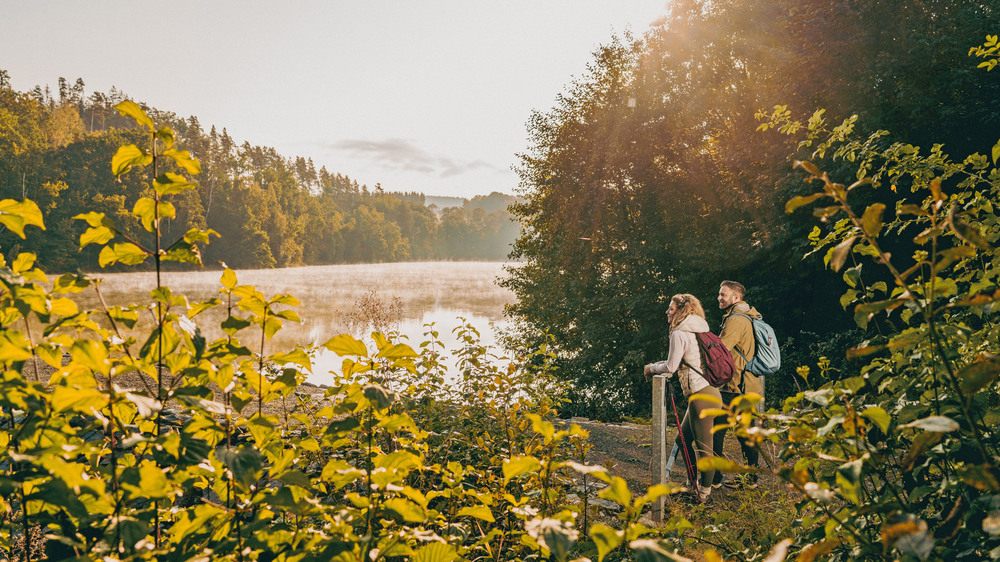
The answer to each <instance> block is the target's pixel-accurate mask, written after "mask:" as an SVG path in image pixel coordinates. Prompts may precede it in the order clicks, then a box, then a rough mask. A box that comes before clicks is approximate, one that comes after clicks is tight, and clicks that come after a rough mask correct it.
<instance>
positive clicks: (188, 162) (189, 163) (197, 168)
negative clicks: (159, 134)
mask: <svg viewBox="0 0 1000 562" xmlns="http://www.w3.org/2000/svg"><path fill="white" fill-rule="evenodd" d="M163 156H166V157H168V158H171V159H173V161H174V162H175V163H177V165H178V166H180V167H181V168H184V169H185V170H187V173H189V174H191V175H195V174H200V173H201V164H199V163H198V161H197V160H195V159H194V158H191V153H190V152H188V151H186V150H177V149H176V148H171V149H170V150H164V151H163Z"/></svg>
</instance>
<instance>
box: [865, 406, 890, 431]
mask: <svg viewBox="0 0 1000 562" xmlns="http://www.w3.org/2000/svg"><path fill="white" fill-rule="evenodd" d="M861 415H862V416H864V417H866V418H868V419H870V420H871V421H873V422H874V423H875V424H876V425H878V427H879V429H881V430H882V433H886V432H887V431H889V423H890V422H891V421H892V419H891V418H890V417H889V414H888V412H886V411H885V410H883V409H882V408H879V407H878V406H868V407H867V408H865V409H864V411H862V412H861Z"/></svg>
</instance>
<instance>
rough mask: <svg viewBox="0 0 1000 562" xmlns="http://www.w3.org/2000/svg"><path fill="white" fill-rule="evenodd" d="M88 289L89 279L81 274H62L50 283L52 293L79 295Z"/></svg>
mask: <svg viewBox="0 0 1000 562" xmlns="http://www.w3.org/2000/svg"><path fill="white" fill-rule="evenodd" d="M88 287H90V279H89V278H88V277H87V276H86V274H83V273H64V274H62V275H60V276H59V277H57V278H56V280H55V281H54V282H53V283H52V292H53V293H79V292H81V291H83V290H84V289H87V288H88Z"/></svg>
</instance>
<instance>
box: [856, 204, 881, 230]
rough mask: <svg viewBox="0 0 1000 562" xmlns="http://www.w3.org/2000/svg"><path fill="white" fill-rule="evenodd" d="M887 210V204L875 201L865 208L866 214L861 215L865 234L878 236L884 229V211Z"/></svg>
mask: <svg viewBox="0 0 1000 562" xmlns="http://www.w3.org/2000/svg"><path fill="white" fill-rule="evenodd" d="M884 212H885V205H883V204H882V203H875V204H873V205H870V206H869V207H868V208H867V209H865V214H864V215H863V216H862V217H861V225H862V226H863V227H864V229H865V234H867V235H868V236H870V237H872V238H876V237H877V236H878V235H879V232H881V231H882V213H884Z"/></svg>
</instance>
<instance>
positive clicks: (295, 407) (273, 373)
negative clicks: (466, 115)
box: [0, 102, 682, 561]
mask: <svg viewBox="0 0 1000 562" xmlns="http://www.w3.org/2000/svg"><path fill="white" fill-rule="evenodd" d="M118 110H119V111H120V112H121V113H122V114H124V115H129V116H131V117H133V118H134V119H135V120H136V121H137V122H138V123H139V124H140V125H142V126H144V127H145V128H146V129H147V130H148V132H149V147H148V148H140V147H138V146H135V145H130V146H126V147H123V148H121V149H120V150H119V151H118V153H117V155H116V156H115V157H114V159H113V162H112V168H113V170H114V172H115V174H116V175H120V174H124V173H127V172H128V171H129V170H130V169H131V168H138V167H145V168H147V169H151V171H152V174H151V177H152V178H154V179H153V181H152V182H151V185H150V189H149V190H148V192H147V196H146V197H143V198H141V199H139V200H138V201H136V202H135V203H134V210H133V215H134V216H133V217H124V218H119V219H118V220H119V223H121V222H122V221H123V220H125V221H129V224H127V225H123V224H119V223H116V222H115V221H113V220H112V218H111V217H107V216H105V215H103V214H100V213H87V214H84V215H80V216H79V217H77V218H78V219H80V220H84V221H86V222H87V223H88V225H89V229H88V230H87V231H86V232H85V233H84V234H83V235H82V236H81V239H80V245H81V247H85V246H87V245H89V244H98V245H100V246H102V249H101V252H100V261H101V265H102V266H105V265H109V264H113V263H119V262H120V263H123V264H140V263H144V262H147V261H148V260H151V261H152V262H153V264H154V265H155V267H156V271H157V283H156V286H155V287H151V290H150V300H149V302H148V303H144V304H133V305H130V306H125V307H109V306H104V307H103V308H101V309H100V310H94V311H90V310H83V311H81V310H78V309H77V306H76V305H75V304H74V302H73V301H72V300H71V299H70V298H68V295H71V294H73V293H76V292H79V291H83V290H95V291H97V292H98V294H100V282H99V280H97V279H93V278H89V277H87V276H85V275H72V274H67V275H63V276H61V277H58V278H57V279H54V280H53V281H52V282H51V288H49V281H48V280H47V277H46V276H45V274H44V273H43V272H42V271H40V270H38V269H37V268H35V267H34V262H35V256H34V255H31V254H21V255H19V256H18V257H17V258H16V259H14V260H13V262H12V263H10V264H6V263H3V264H0V266H2V267H0V282H2V283H3V291H2V295H0V324H2V326H0V362H2V364H3V374H2V378H0V418H2V421H0V447H2V451H0V558H6V559H24V560H29V559H33V558H34V559H37V558H41V557H48V558H52V559H57V558H77V559H102V560H115V559H152V558H155V559H164V560H187V559H200V560H206V559H235V560H364V561H374V560H385V559H404V558H408V559H414V560H426V561H433V560H459V559H470V560H471V559H476V560H522V559H533V558H548V559H554V560H568V559H570V558H576V557H578V556H581V555H587V556H594V557H596V558H600V559H604V558H605V557H607V556H608V555H609V554H610V553H614V554H613V556H614V557H618V558H620V557H622V556H630V555H637V556H639V557H643V558H646V559H658V558H662V557H663V556H666V554H665V553H666V552H669V551H673V550H675V547H674V546H670V545H669V544H667V543H666V542H655V541H654V540H651V539H643V537H645V536H647V535H650V534H651V531H650V529H648V528H647V527H646V526H644V525H643V524H641V523H639V518H640V515H641V513H642V511H643V508H644V506H646V505H647V504H649V503H650V502H652V501H654V500H656V499H657V498H659V497H661V496H663V495H664V494H666V493H668V490H667V489H666V488H665V487H663V486H656V487H653V488H651V489H650V490H649V492H648V493H647V494H646V495H643V496H640V497H633V496H632V494H631V493H630V491H629V490H628V487H627V486H626V484H625V482H624V480H622V479H621V478H617V477H613V476H610V475H609V474H608V473H607V471H606V470H605V469H604V468H602V467H598V466H591V465H588V464H586V463H587V452H588V450H589V445H588V444H587V442H586V439H587V434H586V432H584V431H582V430H580V429H579V428H578V427H576V426H572V427H570V428H569V429H560V430H557V428H556V427H555V426H554V425H553V423H552V421H551V420H552V418H553V417H554V411H555V410H554V409H553V405H554V404H555V403H556V402H558V400H560V396H561V393H562V390H561V389H560V388H559V387H558V386H557V385H556V384H555V382H554V377H552V376H551V373H550V369H549V367H548V365H549V364H550V362H551V357H547V356H546V354H545V350H544V349H541V350H537V351H536V352H534V353H527V354H525V355H524V356H523V357H519V358H515V359H506V360H500V359H497V358H489V357H487V352H486V350H485V349H483V348H482V347H481V346H479V344H478V337H477V334H476V333H475V330H474V329H473V328H471V327H466V328H465V329H464V330H463V332H462V334H461V335H462V337H463V338H464V340H465V341H464V346H463V348H462V350H460V351H459V353H458V359H459V364H458V368H459V370H460V371H461V373H460V376H459V380H458V382H457V383H456V384H454V385H451V386H449V385H447V384H445V370H444V368H443V367H442V365H441V363H440V362H439V357H440V355H441V352H442V349H441V347H442V346H441V344H440V342H439V341H438V340H437V337H436V334H435V333H433V332H431V333H430V334H429V335H430V339H429V341H428V342H425V343H424V344H422V345H421V352H420V353H419V354H418V353H416V352H415V351H414V350H413V349H412V348H411V347H410V346H408V345H406V344H404V343H398V342H396V341H392V340H391V339H390V338H386V337H385V336H382V335H381V334H378V333H375V334H373V339H374V341H375V345H374V347H375V349H371V350H370V349H368V346H366V345H365V344H364V343H362V342H360V341H358V340H356V339H355V338H353V337H351V336H347V335H341V336H337V337H334V338H333V339H331V340H329V341H328V342H326V344H325V347H326V348H327V349H329V350H331V351H333V352H336V353H338V354H339V355H341V356H343V357H344V360H343V366H342V376H341V378H340V379H338V381H337V382H336V384H335V385H333V387H332V388H330V389H329V390H327V391H326V393H325V395H324V396H323V397H322V399H319V400H317V399H313V398H310V397H309V396H308V395H306V394H304V393H301V392H298V391H297V389H298V388H299V385H300V384H301V383H302V382H303V381H304V380H305V378H306V377H307V376H308V374H309V373H310V372H311V368H312V364H311V354H312V352H313V351H314V350H311V349H306V348H302V347H299V348H296V349H294V350H292V351H290V352H284V353H276V354H268V353H267V342H268V341H269V340H270V339H271V337H272V336H274V334H275V333H276V332H277V331H278V330H280V329H281V326H282V323H283V322H285V321H297V320H298V316H297V315H296V313H295V312H294V311H293V310H291V308H290V307H294V306H295V305H297V304H298V303H297V301H296V300H295V299H294V297H291V296H289V295H276V296H272V297H267V296H265V295H263V294H261V293H260V292H259V291H257V290H256V289H254V288H253V287H250V286H245V285H239V284H238V281H237V278H236V275H235V273H234V272H233V271H232V270H229V269H226V270H225V271H224V272H223V274H222V276H221V280H220V283H221V286H220V290H219V293H220V296H219V298H216V299H212V300H210V301H207V302H189V301H188V300H187V298H185V297H184V296H183V295H177V294H174V293H173V292H172V291H171V290H170V289H169V288H168V287H167V286H166V285H164V284H163V283H161V281H160V267H161V262H163V261H165V260H174V261H181V262H189V263H200V252H199V244H204V243H207V242H208V241H209V238H210V237H211V236H213V235H214V232H212V231H209V230H199V229H191V230H189V231H188V232H187V233H186V234H185V235H184V236H183V237H182V238H181V239H180V240H178V241H176V242H174V243H172V244H169V245H168V244H166V243H165V242H164V241H163V240H162V239H161V233H162V232H163V230H162V229H161V223H162V222H163V221H164V220H169V219H172V218H173V217H174V206H173V205H172V204H171V203H170V199H171V198H172V197H173V196H177V195H182V194H183V193H184V192H185V191H186V190H189V189H193V188H194V185H193V184H192V183H191V182H190V180H189V177H190V175H193V174H196V173H198V171H199V166H198V163H197V161H195V160H193V159H192V158H191V157H190V155H189V154H188V153H187V152H186V151H181V150H178V149H177V148H176V147H174V146H173V134H172V133H171V131H170V130H169V129H168V128H165V127H164V128H156V126H155V125H154V124H153V122H152V121H151V120H150V119H149V117H148V116H147V115H146V114H145V113H144V112H143V111H142V110H141V109H140V108H139V107H138V106H136V105H135V104H133V103H131V102H124V103H122V104H120V105H119V106H118ZM185 173H186V174H185ZM0 221H2V222H3V224H4V225H5V226H6V227H7V228H9V229H11V230H12V231H13V232H15V233H17V234H18V235H20V236H22V237H23V236H24V230H25V228H26V227H27V226H35V227H38V228H44V225H43V221H42V217H41V214H40V212H39V210H38V208H37V206H36V205H35V204H34V203H32V202H30V201H24V202H20V203H18V202H14V201H10V200H7V201H3V202H0ZM133 223H134V224H133ZM102 302H103V299H102ZM215 307H225V310H226V311H227V314H226V315H225V316H226V318H225V320H224V321H222V323H221V326H220V327H221V330H222V333H223V334H225V336H224V337H222V338H220V339H218V340H216V341H211V342H210V341H207V340H206V338H205V337H204V336H203V335H202V332H201V330H200V328H199V326H198V324H197V323H196V322H197V321H199V320H201V318H203V317H200V316H199V314H201V313H202V312H204V311H205V310H208V309H210V308H215ZM141 315H151V316H152V317H153V319H154V320H155V321H154V323H153V326H152V328H151V329H150V330H149V331H148V333H142V331H141V330H140V325H139V317H140V316H141ZM251 341H252V342H253V343H252V344H251V343H248V342H251ZM40 363H45V364H48V365H49V366H50V367H51V369H54V373H52V374H51V377H48V380H43V379H45V378H46V377H43V376H42V370H40V369H39V364H40ZM126 379H128V380H131V381H136V380H141V381H145V383H146V387H145V389H138V390H136V389H134V388H123V387H122V384H121V383H122V381H124V380H126ZM133 386H134V385H133ZM595 482H599V483H600V484H601V487H602V488H603V489H602V491H600V492H599V493H598V494H596V495H598V496H600V497H601V498H603V499H604V500H608V501H611V502H614V503H616V504H618V505H620V506H621V510H620V512H619V514H618V520H617V527H618V528H617V529H616V528H612V527H611V526H608V525H607V524H605V523H598V522H594V521H593V517H594V514H595V512H594V509H593V508H592V507H590V500H591V499H593V496H594V495H595V494H594V491H593V490H594V489H595V488H594V483H595ZM605 522H606V523H610V522H611V521H610V520H606V521H605ZM678 522H679V524H680V520H678ZM680 528H682V527H680Z"/></svg>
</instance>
